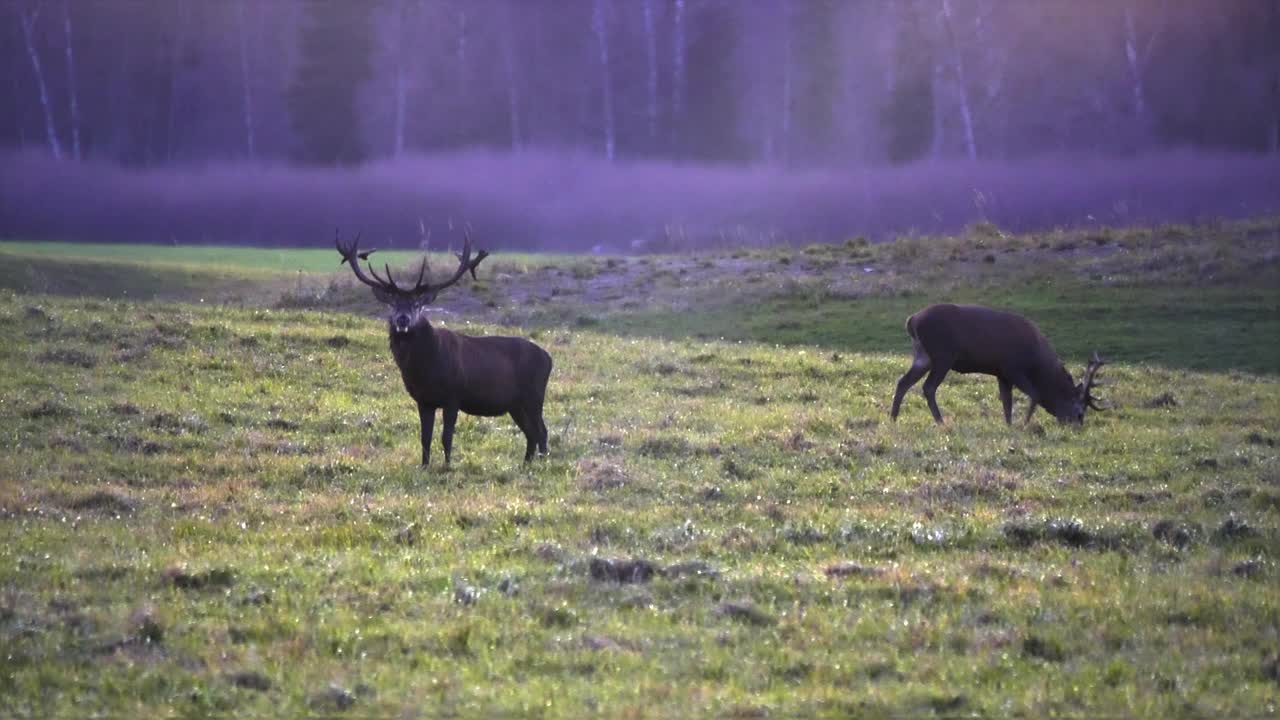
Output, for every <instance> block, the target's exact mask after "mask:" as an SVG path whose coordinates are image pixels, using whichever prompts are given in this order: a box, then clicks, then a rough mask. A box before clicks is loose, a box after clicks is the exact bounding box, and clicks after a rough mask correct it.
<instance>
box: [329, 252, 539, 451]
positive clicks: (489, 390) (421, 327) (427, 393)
mask: <svg viewBox="0 0 1280 720" xmlns="http://www.w3.org/2000/svg"><path fill="white" fill-rule="evenodd" d="M359 243H360V237H359V236H358V235H357V236H356V238H355V240H353V241H352V242H351V244H349V245H345V244H343V243H342V241H341V240H340V239H339V238H336V237H335V238H334V244H335V245H336V246H337V248H338V253H339V254H341V255H342V262H340V263H339V265H341V264H342V263H350V264H351V270H352V272H354V273H355V275H356V278H357V279H359V280H360V282H362V283H364V284H365V285H368V286H369V287H371V288H373V295H374V297H376V298H378V300H380V301H382V302H383V303H385V304H386V305H387V308H388V310H389V314H388V316H387V322H388V325H389V326H390V332H391V354H392V356H394V357H395V359H396V365H398V366H399V367H400V377H401V379H402V380H404V389H405V390H408V391H409V395H410V396H412V397H413V400H414V402H416V403H417V404H418V419H419V420H420V421H421V423H422V465H423V467H426V466H427V463H428V462H429V461H430V459H431V434H432V431H433V429H434V427H435V419H436V410H437V409H443V410H444V435H443V437H442V438H441V440H442V442H441V445H442V446H443V447H444V462H445V464H446V465H448V464H449V456H450V455H451V454H452V452H453V427H454V424H455V423H456V422H457V420H458V411H459V410H461V411H462V412H464V413H467V414H468V415H482V416H485V417H494V416H497V415H503V414H510V415H511V418H512V419H513V420H515V421H516V425H518V426H519V427H520V430H521V432H523V433H524V437H525V453H524V459H525V462H528V461H529V460H530V459H531V458H532V457H533V454H534V451H535V450H536V451H538V452H540V453H542V454H544V455H545V454H546V452H547V425H546V423H545V422H543V420H542V403H543V400H544V399H545V397H546V394H547V378H549V377H550V376H551V356H550V355H548V354H547V351H546V350H543V349H542V348H540V347H538V346H537V345H535V344H533V343H532V342H530V341H528V340H525V339H524V338H517V337H471V336H470V335H463V334H462V333H455V332H450V331H448V330H444V329H440V328H433V327H432V326H431V323H429V322H428V321H427V313H426V309H427V306H428V305H430V304H431V303H432V302H433V301H434V300H435V299H436V295H437V294H439V292H440V291H441V290H444V289H445V288H447V287H449V286H450V285H453V284H454V283H456V282H458V281H459V280H461V279H462V276H463V275H466V274H467V273H468V272H470V273H471V277H472V278H475V275H476V267H477V266H479V265H480V261H481V260H484V259H485V258H486V257H488V255H489V253H487V252H485V251H484V250H481V251H480V252H479V253H477V254H476V256H475V257H474V258H473V257H471V237H470V235H467V237H466V241H465V243H464V244H463V246H462V253H461V254H460V255H458V261H459V263H458V269H457V270H456V271H455V272H454V273H453V276H452V277H450V278H449V279H448V280H445V281H444V282H441V283H431V282H426V281H424V277H425V275H426V267H427V266H426V261H425V260H424V261H423V263H422V267H421V268H420V270H419V272H418V279H417V282H415V283H414V285H413V287H412V288H402V287H400V286H399V285H397V284H396V282H395V279H394V278H393V277H391V268H390V267H389V266H384V267H385V272H386V277H385V278H384V277H382V276H380V275H378V272H377V271H376V270H374V269H373V264H372V263H370V264H369V266H368V270H369V274H368V275H366V274H365V272H364V271H363V270H361V269H360V260H362V259H363V260H366V261H367V260H368V257H369V255H370V254H372V253H373V252H374V251H373V250H369V251H366V252H362V251H360V249H359ZM370 275H372V277H370Z"/></svg>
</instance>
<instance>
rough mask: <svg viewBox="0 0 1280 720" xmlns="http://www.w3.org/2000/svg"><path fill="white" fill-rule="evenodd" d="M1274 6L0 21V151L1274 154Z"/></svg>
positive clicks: (785, 7) (81, 6) (99, 5)
mask: <svg viewBox="0 0 1280 720" xmlns="http://www.w3.org/2000/svg"><path fill="white" fill-rule="evenodd" d="M1276 38H1280V3H1277V2H1274V1H1272V0H751V1H749V2H734V1H731V0H379V1H376V2H372V1H371V2H356V1H354V0H261V1H257V0H7V1H6V2H5V3H4V4H3V7H2V8H0V78H2V79H3V84H2V85H0V92H4V93H5V94H6V95H7V96H8V98H7V101H6V102H5V103H3V107H4V109H3V110H0V147H8V148H20V147H27V148H34V147H40V148H43V149H44V150H45V151H47V152H48V153H49V154H51V155H53V156H55V157H61V158H73V159H97V160H109V161H114V162H119V163H124V164H128V165H134V166H156V165H166V164H190V163H203V162H207V161H210V160H230V159H249V160H270V161H288V162H295V163H299V164H306V165H317V164H318V165H352V164H356V163H361V162H363V161H367V160H372V159H382V158H388V157H394V156H398V155H401V154H404V153H433V152H439V151H454V150H459V149H472V148H485V149H491V150H501V151H507V150H516V151H524V150H530V149H535V150H551V151H560V150H565V149H568V150H573V151H575V152H585V153H589V154H592V155H598V156H600V157H602V158H605V159H608V160H614V159H643V160H674V161H680V162H697V163H715V164H730V165H768V166H776V167H790V168H811V167H850V166H864V165H882V164H886V163H903V162H909V161H913V160H917V159H927V158H935V159H936V158H967V159H996V160H1006V159H1016V158H1022V157H1027V156H1031V155H1035V154H1038V153H1043V152H1090V153H1104V154H1113V153H1123V154H1134V153H1141V152H1145V151H1149V150H1152V149H1160V148H1169V147H1179V148H1185V147H1194V148H1199V149H1207V150H1230V151H1246V152H1257V153H1262V152H1269V153H1275V152H1277V150H1278V149H1280V147H1278V146H1280V42H1277V41H1276Z"/></svg>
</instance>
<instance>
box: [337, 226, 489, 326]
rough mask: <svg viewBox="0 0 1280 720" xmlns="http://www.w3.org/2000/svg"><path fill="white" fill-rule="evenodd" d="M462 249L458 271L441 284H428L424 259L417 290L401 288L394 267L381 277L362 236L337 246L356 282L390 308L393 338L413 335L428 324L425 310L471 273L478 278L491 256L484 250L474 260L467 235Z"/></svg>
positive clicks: (417, 281)
mask: <svg viewBox="0 0 1280 720" xmlns="http://www.w3.org/2000/svg"><path fill="white" fill-rule="evenodd" d="M465 238H466V239H465V240H464V241H463V245H462V252H461V253H459V254H458V269H457V270H456V271H455V272H454V273H453V275H452V276H451V277H450V278H449V279H447V280H445V281H444V282H440V283H432V282H430V281H428V280H427V261H426V258H423V260H422V263H421V264H420V265H419V266H418V278H417V280H415V281H414V283H413V287H401V286H400V285H398V284H397V283H396V281H395V278H394V277H392V275H391V266H390V265H383V272H384V273H385V277H384V276H383V275H379V274H378V271H377V270H375V269H374V268H373V263H370V262H369V256H370V255H372V254H373V253H374V252H376V250H372V249H371V250H365V251H363V252H362V251H361V250H360V236H359V235H356V237H355V239H354V240H352V241H351V242H350V243H349V244H343V242H342V240H341V238H340V237H338V236H337V235H336V234H335V236H334V245H335V246H336V247H337V248H338V254H339V255H341V256H342V261H341V262H340V263H339V265H341V264H342V263H350V264H351V271H352V272H354V273H355V275H356V279H358V280H359V281H360V282H362V283H364V284H365V285H368V286H369V287H371V288H373V296H374V297H376V298H377V299H378V300H379V301H380V302H382V303H383V304H385V305H386V306H387V323H388V325H390V327H391V333H392V334H393V335H404V334H407V333H409V332H411V331H412V330H413V329H414V328H415V327H418V326H419V325H420V324H422V323H424V322H426V314H425V312H424V311H425V310H426V307H427V306H428V305H430V304H431V303H433V302H435V299H436V296H437V295H439V294H440V291H441V290H444V289H445V288H447V287H449V286H450V285H453V284H454V283H456V282H458V281H459V280H461V279H462V276H463V275H466V274H467V273H468V272H470V273H471V277H472V278H473V279H474V278H475V276H476V268H477V267H479V265H480V261H481V260H484V259H485V258H486V257H488V256H489V253H488V252H486V251H484V250H481V251H480V252H478V253H476V256H475V257H472V256H471V234H470V233H467V234H466V235H465ZM361 260H364V261H365V263H366V265H367V269H368V271H369V272H368V274H365V271H364V270H362V269H361V268H360V261H361Z"/></svg>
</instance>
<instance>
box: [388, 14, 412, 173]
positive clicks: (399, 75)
mask: <svg viewBox="0 0 1280 720" xmlns="http://www.w3.org/2000/svg"><path fill="white" fill-rule="evenodd" d="M405 19H406V12H405V0H396V27H395V33H396V70H395V73H396V90H395V93H396V97H395V103H396V104H395V117H394V120H393V126H392V130H391V132H392V138H391V152H392V154H393V155H394V156H395V157H400V156H401V155H403V154H404V116H405V100H406V94H407V92H408V90H407V88H406V82H405V77H404V26H405Z"/></svg>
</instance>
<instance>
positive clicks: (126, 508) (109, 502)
mask: <svg viewBox="0 0 1280 720" xmlns="http://www.w3.org/2000/svg"><path fill="white" fill-rule="evenodd" d="M51 500H52V502H53V503H54V504H55V505H58V506H59V507H62V508H66V509H67V510H75V511H78V512H86V513H92V514H95V515H105V516H120V515H130V514H132V513H134V512H135V511H137V509H138V508H139V507H140V506H141V503H140V502H139V501H138V500H137V499H135V498H132V497H129V496H128V495H123V494H121V493H118V492H114V491H111V490H93V491H91V492H87V493H81V494H76V495H69V496H55V497H53V498H51Z"/></svg>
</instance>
